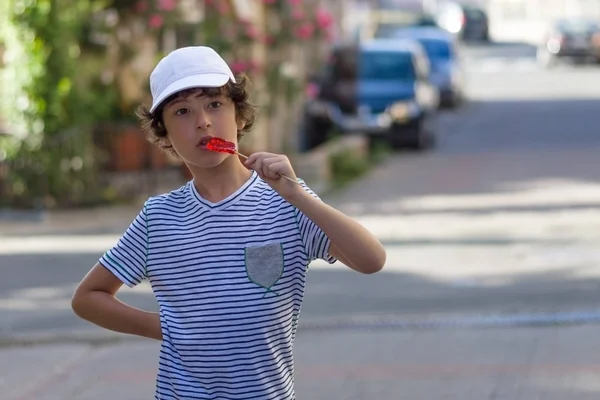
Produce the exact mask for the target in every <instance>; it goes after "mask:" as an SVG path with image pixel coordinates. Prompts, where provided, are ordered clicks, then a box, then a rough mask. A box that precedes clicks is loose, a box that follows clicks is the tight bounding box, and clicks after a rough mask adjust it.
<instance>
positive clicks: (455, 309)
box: [0, 44, 600, 400]
mask: <svg viewBox="0 0 600 400" xmlns="http://www.w3.org/2000/svg"><path fill="white" fill-rule="evenodd" d="M464 53H465V54H464V55H465V61H466V63H467V72H468V74H467V76H468V98H469V101H468V103H467V104H465V105H464V107H462V108H460V109H458V110H456V111H444V112H443V113H442V115H440V119H439V131H440V135H439V143H438V145H437V147H436V148H435V149H434V150H432V151H431V152H428V153H418V154H417V153H409V152H402V153H398V154H395V155H394V156H392V157H390V159H388V160H387V161H386V162H385V163H384V164H383V165H381V166H380V167H379V168H377V169H376V170H375V171H373V173H372V174H369V175H367V176H365V177H363V178H361V179H360V180H359V181H358V182H357V183H356V184H355V185H353V186H352V187H350V188H349V189H348V190H346V191H344V192H342V193H338V194H333V195H332V196H330V197H328V198H327V199H326V200H327V201H328V202H330V203H331V204H333V205H335V206H336V207H338V208H339V209H340V210H342V211H344V212H346V213H348V214H350V215H353V216H356V218H357V219H358V220H359V221H361V222H362V223H364V224H365V225H366V226H367V227H368V228H369V229H370V230H371V231H372V232H374V233H375V234H376V235H377V236H378V237H379V238H380V239H381V240H382V241H383V242H384V244H385V246H386V248H387V251H388V261H387V264H386V266H385V268H384V270H383V271H382V272H380V273H378V274H375V275H372V276H362V275H359V274H356V273H354V272H352V271H350V270H348V269H347V268H345V267H343V266H342V265H333V266H327V265H325V264H324V263H319V262H315V263H314V264H313V265H311V267H310V271H309V274H308V282H307V287H306V297H305V302H304V305H303V309H302V316H301V319H300V324H299V326H300V328H299V334H298V337H297V344H296V350H295V351H296V365H297V377H296V381H297V384H296V385H297V394H298V398H299V399H315V400H316V399H330V398H339V399H369V398H378V399H390V400H392V399H394V400H395V399H399V398H402V399H404V398H406V399H410V400H413V399H426V400H429V399H460V400H465V399H477V400H478V399H507V400H513V399H523V400H530V399H542V398H543V399H587V398H590V399H591V398H598V396H599V395H600V385H598V383H597V382H598V379H599V378H600V369H599V368H598V365H600V363H599V362H600V359H599V357H598V355H597V354H596V353H594V352H593V351H591V349H593V348H598V344H599V343H597V342H598V341H600V340H599V339H598V336H599V334H600V328H598V327H597V326H596V325H594V323H597V322H600V290H599V289H600V269H599V268H598V266H599V265H600V249H599V248H598V240H599V239H600V230H599V229H598V226H600V158H599V157H598V154H600V153H599V152H600V134H599V133H598V128H597V118H596V114H597V112H598V110H599V109H600V68H598V67H597V66H594V65H592V66H564V67H563V66H561V67H558V68H556V69H553V70H548V71H545V70H540V68H539V67H538V66H537V65H536V62H535V58H534V56H535V51H534V49H533V48H531V47H529V46H526V45H520V44H492V45H489V46H483V45H478V46H472V47H468V48H465V49H464ZM134 215H135V211H132V213H131V214H130V215H129V216H128V217H126V218H116V220H117V222H116V223H114V224H112V227H108V224H107V226H106V227H103V228H102V229H101V230H100V231H98V232H95V233H93V234H92V233H90V234H86V233H85V232H72V234H70V235H69V234H68V232H65V233H64V234H62V233H61V234H51V235H48V236H35V235H15V234H12V235H11V233H10V232H2V231H0V269H1V271H2V276H3V278H2V279H1V280H0V346H1V347H0V393H3V394H2V395H0V397H1V398H2V399H6V400H17V399H19V400H25V399H27V400H29V399H35V400H44V399H56V400H66V399H78V400H84V399H90V400H95V399H100V398H109V397H112V398H119V399H120V398H123V399H124V398H127V399H132V400H133V399H138V398H139V399H142V398H146V399H147V398H150V396H151V395H152V390H153V385H154V378H155V376H154V374H155V363H156V356H157V354H156V352H155V350H156V349H157V347H156V346H157V345H156V344H155V343H148V342H146V341H143V340H139V341H135V342H125V343H124V344H119V343H111V341H112V340H113V339H114V338H115V336H116V335H108V334H107V333H106V332H104V331H103V330H101V329H99V328H96V327H93V326H91V325H90V324H88V323H86V322H85V321H82V320H80V319H78V318H76V317H75V316H74V315H73V313H72V311H71V308H70V297H71V295H72V293H73V290H74V288H75V285H76V284H77V283H78V282H79V281H80V280H81V278H82V277H83V276H84V275H85V273H86V272H87V271H88V270H89V268H90V267H91V266H92V265H93V264H94V263H95V262H96V261H97V259H98V257H99V256H100V255H101V254H102V252H103V251H104V250H105V249H107V248H108V247H109V246H111V245H112V244H113V243H114V242H115V241H116V239H117V237H118V232H120V231H122V230H123V229H124V228H126V226H127V224H128V222H129V219H131V218H133V217H134ZM119 297H120V298H121V299H123V300H124V301H126V302H128V303H130V304H132V305H134V306H137V307H140V308H144V309H148V310H153V309H156V304H155V301H154V299H153V296H152V293H151V291H150V289H149V286H147V285H141V286H140V287H139V288H136V289H134V290H130V289H123V291H122V293H120V294H119ZM583 324H588V325H583ZM31 341H39V342H46V343H47V345H48V346H50V347H48V349H49V350H48V352H46V353H44V354H45V355H44V356H39V354H38V353H35V351H36V350H35V347H27V348H20V347H14V345H15V344H16V343H19V342H21V343H26V342H31ZM88 341H89V342H94V343H96V345H98V344H100V343H104V344H105V346H102V347H89V345H87V344H85V342H88ZM76 342H83V343H79V344H77V343H76ZM52 349H53V350H52ZM148 349H153V350H154V351H148ZM3 352H4V355H2V354H3ZM128 352H129V353H128ZM36 354H37V355H36ZM109 360H114V361H109ZM59 361H60V362H61V363H62V364H60V365H61V366H60V368H58V369H57V368H51V367H50V366H54V367H56V363H59ZM102 362H103V363H104V364H102ZM27 363H29V364H27ZM63 364H64V365H63ZM19 366H21V367H19ZM113 366H114V367H113ZM19 368H21V369H22V370H23V371H24V372H23V373H22V378H19ZM28 368H29V369H28ZM49 368H51V369H52V371H51V372H47V371H48V370H49ZM113 368H114V370H113ZM25 371H28V373H31V374H33V375H35V376H36V378H35V379H34V380H33V383H32V386H31V388H33V389H31V390H29V389H27V390H25V388H23V387H16V386H15V385H14V382H17V381H19V380H20V379H21V382H22V379H24V378H23V377H26V376H27V375H25ZM78 374H79V375H78ZM98 377H99V379H96V378H98ZM94 380H96V381H97V382H99V383H96V385H97V386H98V385H100V386H99V387H95V389H94V390H91V389H90V390H88V391H86V389H85V387H84V385H83V383H82V382H92V381H94ZM58 383H59V384H58ZM130 384H131V385H130ZM90 385H91V383H90ZM36 388H37V389H36ZM128 388H129V389H131V390H132V392H124V390H125V389H128ZM102 389H104V390H105V391H104V392H102V391H101V390H102ZM6 392H8V395H7V396H8V397H5V396H4V393H6ZM11 396H12V397H11Z"/></svg>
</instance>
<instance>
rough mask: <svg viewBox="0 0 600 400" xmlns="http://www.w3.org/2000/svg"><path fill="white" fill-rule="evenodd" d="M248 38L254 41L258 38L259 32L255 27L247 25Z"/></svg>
mask: <svg viewBox="0 0 600 400" xmlns="http://www.w3.org/2000/svg"><path fill="white" fill-rule="evenodd" d="M246 36H248V38H249V39H253V40H254V39H256V38H258V30H257V29H256V27H255V26H254V25H246Z"/></svg>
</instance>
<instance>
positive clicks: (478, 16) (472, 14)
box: [463, 7, 485, 21]
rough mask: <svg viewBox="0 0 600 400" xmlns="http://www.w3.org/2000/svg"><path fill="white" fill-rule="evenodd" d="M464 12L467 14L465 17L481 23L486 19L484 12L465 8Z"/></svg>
mask: <svg viewBox="0 0 600 400" xmlns="http://www.w3.org/2000/svg"><path fill="white" fill-rule="evenodd" d="M463 12H464V13H465V16H466V17H467V18H468V19H470V20H475V21H479V20H482V19H485V14H484V13H483V11H481V10H479V9H477V8H470V7H465V8H464V9H463Z"/></svg>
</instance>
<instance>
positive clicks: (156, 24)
mask: <svg viewBox="0 0 600 400" xmlns="http://www.w3.org/2000/svg"><path fill="white" fill-rule="evenodd" d="M163 22H164V20H163V17H162V16H161V15H159V14H153V15H152V16H150V19H149V20H148V25H150V28H160V27H161V26H162V24H163Z"/></svg>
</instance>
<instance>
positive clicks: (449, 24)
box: [435, 1, 490, 42]
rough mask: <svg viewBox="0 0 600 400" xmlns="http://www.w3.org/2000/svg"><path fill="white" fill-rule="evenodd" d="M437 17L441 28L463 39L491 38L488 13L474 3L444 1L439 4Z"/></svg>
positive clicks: (484, 39)
mask: <svg viewBox="0 0 600 400" xmlns="http://www.w3.org/2000/svg"><path fill="white" fill-rule="evenodd" d="M435 19H436V21H437V23H438V25H439V26H440V27H441V28H443V29H445V30H447V31H448V32H450V33H452V34H454V35H456V36H457V37H458V38H459V39H461V40H464V41H471V40H476V41H485V42H487V41H489V40H490V31H489V18H488V16H487V13H486V12H485V11H484V10H483V9H481V8H479V7H476V6H474V5H470V4H462V3H459V2H456V1H442V2H440V3H439V4H438V5H437V8H436V12H435Z"/></svg>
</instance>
